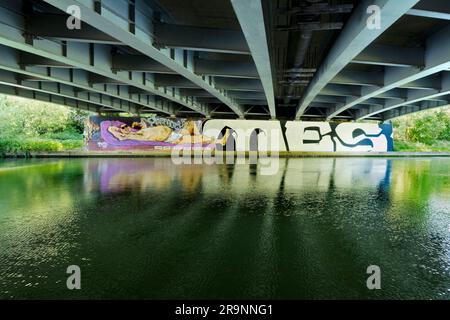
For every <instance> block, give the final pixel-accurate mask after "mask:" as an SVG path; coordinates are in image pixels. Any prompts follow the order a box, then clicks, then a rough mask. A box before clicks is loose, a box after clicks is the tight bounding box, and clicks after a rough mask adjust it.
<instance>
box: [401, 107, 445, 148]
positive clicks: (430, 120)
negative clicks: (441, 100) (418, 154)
mask: <svg viewBox="0 0 450 320" xmlns="http://www.w3.org/2000/svg"><path fill="white" fill-rule="evenodd" d="M393 125H394V128H395V140H396V141H395V143H394V145H395V150H396V151H450V108H444V109H441V110H439V111H435V110H431V111H425V112H419V113H415V114H412V115H407V116H404V117H400V118H398V119H396V120H394V121H393Z"/></svg>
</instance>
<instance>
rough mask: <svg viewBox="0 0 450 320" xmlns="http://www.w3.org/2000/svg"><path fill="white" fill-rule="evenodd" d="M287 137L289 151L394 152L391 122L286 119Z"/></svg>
mask: <svg viewBox="0 0 450 320" xmlns="http://www.w3.org/2000/svg"><path fill="white" fill-rule="evenodd" d="M286 139H287V141H288V144H289V150H290V151H309V152H318V151H319V152H320V151H323V152H327V151H328V152H333V151H347V152H348V151H353V152H386V151H393V149H394V147H393V129H392V125H390V124H372V123H341V124H334V123H329V122H306V121H289V122H287V123H286Z"/></svg>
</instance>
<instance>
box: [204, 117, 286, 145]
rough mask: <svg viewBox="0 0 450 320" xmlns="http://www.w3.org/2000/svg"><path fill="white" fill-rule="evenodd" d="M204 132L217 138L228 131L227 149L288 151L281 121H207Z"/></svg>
mask: <svg viewBox="0 0 450 320" xmlns="http://www.w3.org/2000/svg"><path fill="white" fill-rule="evenodd" d="M203 132H204V133H205V134H206V135H211V136H214V137H217V138H220V137H222V136H223V135H224V134H225V133H226V132H228V138H227V143H226V145H225V146H226V150H227V151H286V144H285V142H284V138H283V132H282V130H281V124H280V122H279V121H276V120H273V121H266V120H226V119H213V120H208V121H205V123H204V125H203Z"/></svg>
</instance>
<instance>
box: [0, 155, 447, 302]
mask: <svg viewBox="0 0 450 320" xmlns="http://www.w3.org/2000/svg"><path fill="white" fill-rule="evenodd" d="M279 161H280V163H279V170H278V172H277V173H276V174H275V175H273V176H266V175H262V174H261V167H262V164H246V165H242V164H241V165H211V166H208V165H180V166H174V165H173V164H172V162H171V161H170V159H85V160H57V161H32V162H28V161H20V162H2V163H0V194H1V195H2V196H1V197H0V247H1V248H2V250H1V251H0V297H1V298H26V297H41V298H54V297H62V298H87V297H88V298H89V297H95V298H102V297H103V298H186V297H189V298H449V297H450V291H448V289H450V280H449V279H450V277H449V276H450V274H449V270H450V232H449V225H450V216H449V212H450V170H449V167H450V161H449V160H448V159H415V160H402V159H397V160H392V159H382V158H361V159H360V158H336V159H332V158H316V159H309V158H308V159H279ZM73 263H75V264H80V265H81V266H82V268H83V270H84V272H85V273H86V274H87V275H88V279H89V280H88V282H87V283H85V284H84V289H83V292H70V293H69V292H67V290H66V288H65V278H64V277H65V268H66V267H67V265H69V264H73ZM370 264H377V265H379V266H380V267H381V268H382V272H383V275H384V276H383V283H382V287H383V290H381V291H368V290H367V289H366V287H365V280H366V274H365V270H366V268H367V266H368V265H370Z"/></svg>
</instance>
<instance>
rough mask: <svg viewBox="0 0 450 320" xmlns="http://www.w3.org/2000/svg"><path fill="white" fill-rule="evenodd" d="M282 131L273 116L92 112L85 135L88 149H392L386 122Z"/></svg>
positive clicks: (306, 125) (302, 125)
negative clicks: (197, 117) (246, 117)
mask: <svg viewBox="0 0 450 320" xmlns="http://www.w3.org/2000/svg"><path fill="white" fill-rule="evenodd" d="M285 129H286V131H285V133H284V132H283V130H282V126H281V123H280V121H276V120H271V121H266V120H227V119H212V120H206V119H204V120H192V119H177V118H162V117H158V116H153V117H149V118H128V117H115V118H104V117H98V116H94V117H90V118H89V119H88V120H87V122H86V125H85V139H86V146H87V149H88V150H135V149H137V150H139V149H146V150H171V149H173V148H175V147H181V148H200V149H210V150H212V149H216V150H227V151H260V152H261V151H286V150H287V146H289V150H290V151H309V152H320V151H324V152H333V151H358V152H371V151H378V152H380V151H393V131H392V126H391V125H388V124H372V123H341V124H333V123H328V122H304V121H288V122H286V126H285ZM285 141H286V142H287V143H285Z"/></svg>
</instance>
